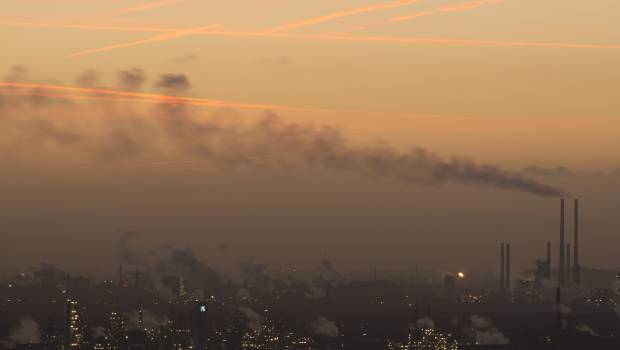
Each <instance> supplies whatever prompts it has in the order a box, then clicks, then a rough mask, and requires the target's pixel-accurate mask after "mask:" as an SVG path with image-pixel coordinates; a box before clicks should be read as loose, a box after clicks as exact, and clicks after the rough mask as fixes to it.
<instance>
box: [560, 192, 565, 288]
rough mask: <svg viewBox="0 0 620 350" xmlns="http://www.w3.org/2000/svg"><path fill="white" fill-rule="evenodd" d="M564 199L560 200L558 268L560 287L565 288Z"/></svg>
mask: <svg viewBox="0 0 620 350" xmlns="http://www.w3.org/2000/svg"><path fill="white" fill-rule="evenodd" d="M564 247H565V242H564V198H562V199H561V200H560V250H559V252H560V262H559V266H558V285H559V286H560V287H564V286H565V285H566V271H565V268H566V260H565V258H564V253H565V250H564Z"/></svg>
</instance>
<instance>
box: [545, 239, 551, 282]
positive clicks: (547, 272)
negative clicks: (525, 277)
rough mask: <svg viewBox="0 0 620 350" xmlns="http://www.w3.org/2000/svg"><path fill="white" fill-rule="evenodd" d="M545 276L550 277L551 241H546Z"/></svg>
mask: <svg viewBox="0 0 620 350" xmlns="http://www.w3.org/2000/svg"><path fill="white" fill-rule="evenodd" d="M545 277H546V278H547V279H551V242H547V271H545Z"/></svg>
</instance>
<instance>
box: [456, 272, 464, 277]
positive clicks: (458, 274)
mask: <svg viewBox="0 0 620 350" xmlns="http://www.w3.org/2000/svg"><path fill="white" fill-rule="evenodd" d="M457 276H459V278H465V274H464V273H463V272H459V273H457Z"/></svg>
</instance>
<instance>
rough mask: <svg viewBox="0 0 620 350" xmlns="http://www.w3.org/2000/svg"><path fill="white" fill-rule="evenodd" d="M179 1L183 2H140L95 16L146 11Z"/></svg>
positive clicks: (174, 0)
mask: <svg viewBox="0 0 620 350" xmlns="http://www.w3.org/2000/svg"><path fill="white" fill-rule="evenodd" d="M179 2H181V0H164V1H153V2H147V3H144V4H139V5H135V6H129V7H125V8H122V9H118V10H116V11H111V12H107V13H101V14H98V15H95V16H94V17H112V16H121V15H126V14H130V13H137V12H144V11H148V10H152V9H156V8H160V7H163V6H169V5H175V4H178V3H179Z"/></svg>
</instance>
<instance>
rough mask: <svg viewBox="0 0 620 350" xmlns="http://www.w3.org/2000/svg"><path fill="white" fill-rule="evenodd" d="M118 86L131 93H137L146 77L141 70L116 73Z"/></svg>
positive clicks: (135, 69)
mask: <svg viewBox="0 0 620 350" xmlns="http://www.w3.org/2000/svg"><path fill="white" fill-rule="evenodd" d="M118 81H119V83H120V85H121V86H122V87H124V88H126V89H129V90H132V91H138V90H140V89H141V88H142V85H144V82H145V81H146V75H145V74H144V71H143V70H142V69H138V68H133V69H130V70H124V71H120V72H118Z"/></svg>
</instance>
